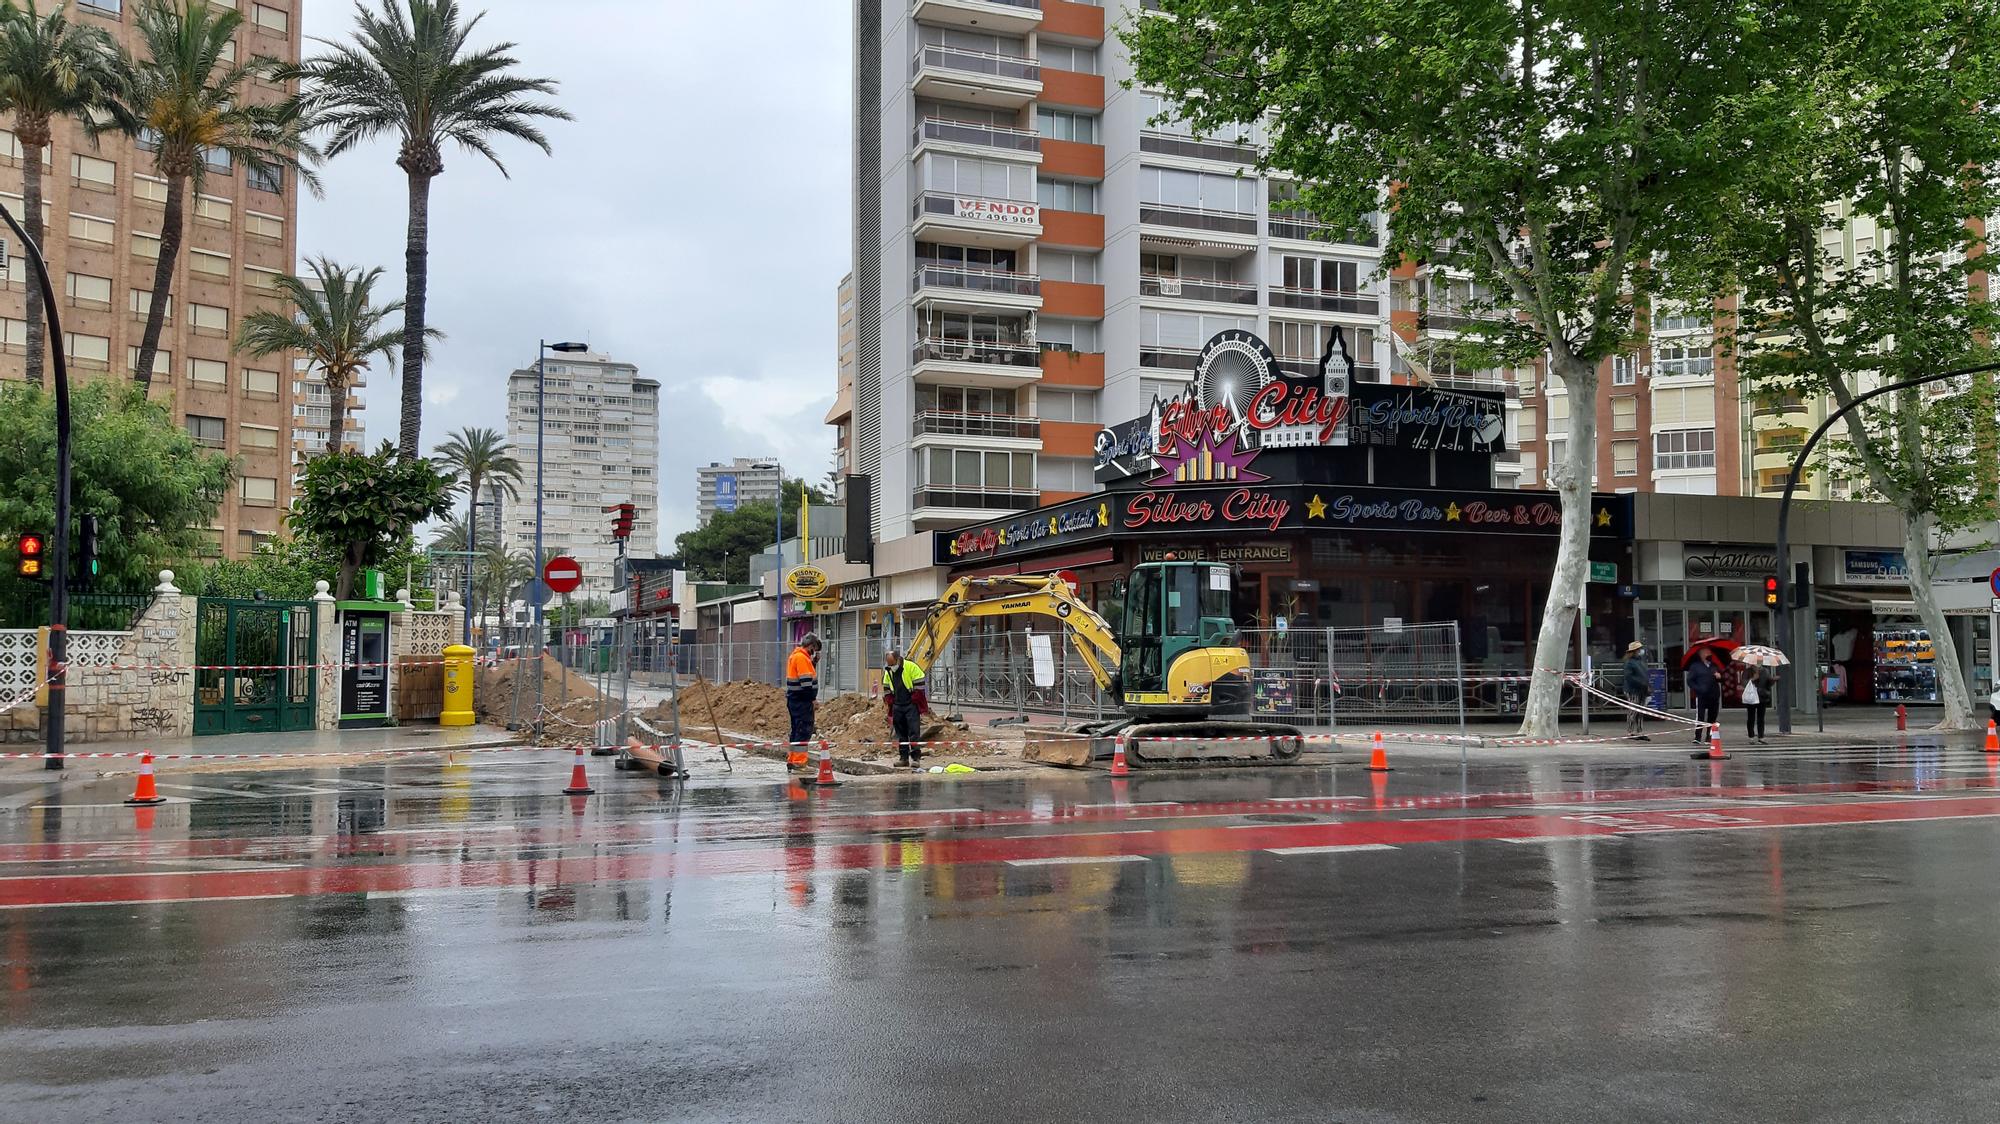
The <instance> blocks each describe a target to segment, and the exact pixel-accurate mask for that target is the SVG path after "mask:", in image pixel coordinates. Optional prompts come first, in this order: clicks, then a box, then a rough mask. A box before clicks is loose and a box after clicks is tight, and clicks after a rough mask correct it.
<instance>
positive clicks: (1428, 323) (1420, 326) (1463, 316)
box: [1417, 310, 1506, 332]
mask: <svg viewBox="0 0 2000 1124" xmlns="http://www.w3.org/2000/svg"><path fill="white" fill-rule="evenodd" d="M1505 319H1506V317H1504V316H1501V315H1500V314H1499V313H1497V312H1486V313H1477V314H1475V313H1470V312H1438V311H1436V310H1429V311H1424V312H1419V313H1417V330H1418V331H1420V332H1427V331H1436V332H1462V331H1465V330H1466V329H1468V328H1470V327H1472V326H1473V325H1474V324H1497V323H1500V322H1502V321H1503V320H1505Z"/></svg>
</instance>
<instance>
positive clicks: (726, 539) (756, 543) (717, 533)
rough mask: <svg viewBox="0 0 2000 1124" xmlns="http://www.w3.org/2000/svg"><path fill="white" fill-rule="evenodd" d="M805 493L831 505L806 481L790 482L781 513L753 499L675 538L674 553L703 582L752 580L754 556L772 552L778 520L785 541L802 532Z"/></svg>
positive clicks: (718, 514)
mask: <svg viewBox="0 0 2000 1124" xmlns="http://www.w3.org/2000/svg"><path fill="white" fill-rule="evenodd" d="M801 494H808V495H810V496H811V500H812V502H813V503H816V504H824V503H826V502H827V497H826V493H825V492H822V491H821V490H819V489H818V488H807V487H806V484H805V481H804V480H800V479H796V478H795V479H791V480H787V481H785V482H784V485H783V488H782V491H781V492H780V495H782V496H783V500H784V505H783V507H782V508H781V509H780V510H779V511H778V512H773V511H772V510H771V501H769V500H751V501H750V502H749V503H746V504H743V505H742V506H741V507H738V508H737V509H736V510H735V511H722V512H717V513H716V514H715V515H714V516H713V517H712V518H710V519H709V521H708V524H707V525H706V526H703V527H697V528H695V529H694V530H692V531H682V532H681V533H680V534H679V535H677V536H675V538H674V551H675V553H677V554H679V555H680V558H681V561H682V562H683V563H684V564H685V565H686V566H687V571H688V573H689V574H690V575H691V576H693V577H695V578H697V579H699V580H702V581H723V582H733V583H738V584H740V583H742V582H746V581H749V580H750V557H751V556H752V555H754V554H759V553H762V552H763V551H767V550H769V549H771V540H772V535H773V532H772V525H773V520H774V519H778V520H781V521H782V523H783V533H784V537H785V538H788V539H789V538H791V537H792V536H794V535H796V534H798V533H799V497H800V495H801Z"/></svg>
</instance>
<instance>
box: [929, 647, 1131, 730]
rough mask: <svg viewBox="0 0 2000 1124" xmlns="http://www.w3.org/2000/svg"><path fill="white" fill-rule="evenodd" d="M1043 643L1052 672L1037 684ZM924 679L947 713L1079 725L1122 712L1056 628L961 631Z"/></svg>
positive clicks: (934, 702) (935, 704)
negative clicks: (999, 714)
mask: <svg viewBox="0 0 2000 1124" xmlns="http://www.w3.org/2000/svg"><path fill="white" fill-rule="evenodd" d="M1044 642H1046V643H1047V644H1048V646H1049V657H1050V664H1051V667H1050V674H1048V675H1046V676H1043V677H1041V678H1040V679H1039V680H1038V679H1037V677H1036V674H1035V658H1034V657H1035V653H1034V649H1035V648H1037V647H1039V646H1040V645H1041V644H1042V643H1044ZM926 677H927V682H928V684H929V690H930V697H931V704H932V706H933V707H936V708H940V709H944V710H966V709H974V710H988V711H1013V712H1014V713H1015V714H1017V715H1027V714H1037V715H1049V716H1053V717H1056V718H1066V719H1068V720H1070V721H1078V722H1081V721H1095V720H1097V719H1100V718H1104V717H1106V716H1107V715H1115V714H1117V713H1118V707H1117V704H1116V703H1114V702H1113V701H1112V700H1111V699H1110V698H1109V697H1107V696H1106V695H1105V694H1104V693H1103V692H1102V691H1100V690H1098V688H1097V680H1096V679H1095V678H1093V677H1092V675H1091V672H1090V669H1089V668H1088V667H1086V666H1085V665H1084V662H1083V660H1082V659H1081V658H1080V657H1079V656H1077V654H1076V652H1075V650H1074V648H1073V647H1072V646H1071V644H1070V642H1069V639H1068V638H1067V637H1066V636H1065V635H1064V634H1063V633H1062V632H1060V631H1056V630H1042V629H1023V630H1017V631H1010V632H983V631H977V630H971V629H968V630H964V631H961V632H960V633H959V634H958V636H957V637H956V638H955V639H954V640H953V641H952V643H951V647H949V648H947V649H945V651H944V654H943V656H942V657H941V658H940V660H939V661H938V665H937V666H936V667H934V668H930V669H928V670H927V671H926Z"/></svg>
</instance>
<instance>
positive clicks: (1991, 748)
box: [1986, 718, 2000, 753]
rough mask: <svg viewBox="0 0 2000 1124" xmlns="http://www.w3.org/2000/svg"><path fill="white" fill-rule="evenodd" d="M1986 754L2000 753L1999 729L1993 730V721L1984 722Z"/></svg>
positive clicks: (1989, 719)
mask: <svg viewBox="0 0 2000 1124" xmlns="http://www.w3.org/2000/svg"><path fill="white" fill-rule="evenodd" d="M1986 752H1988V753H2000V729H1995V728H1994V725H1993V720H1992V719H1991V718H1988V719H1987V720H1986Z"/></svg>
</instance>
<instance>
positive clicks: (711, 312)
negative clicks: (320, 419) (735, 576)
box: [299, 0, 851, 551]
mask: <svg viewBox="0 0 2000 1124" xmlns="http://www.w3.org/2000/svg"><path fill="white" fill-rule="evenodd" d="M369 3H370V5H371V6H373V5H375V4H377V3H379V0H369ZM482 4H483V6H484V7H485V8H486V9H487V12H488V14H487V16H486V19H485V21H484V22H482V23H481V24H480V25H479V28H478V30H477V31H476V32H475V34H474V38H473V42H474V43H475V44H482V45H483V44H487V43H491V42H494V41H497V40H506V41H512V42H513V43H515V44H516V48H515V53H516V55H517V56H518V57H519V58H520V60H521V70H522V71H523V72H524V73H527V74H530V75H536V76H543V77H549V78H554V79H556V80H558V81H559V82H561V84H562V86H561V92H560V95H559V100H560V101H561V102H562V104H563V105H564V107H566V108H567V109H568V110H569V111H570V112H571V113H573V114H574V115H575V116H576V120H575V121H573V122H569V123H560V122H558V123H556V124H554V125H552V126H550V127H549V128H548V130H547V131H548V133H549V137H550V140H551V142H552V143H553V144H554V146H555V155H554V156H553V157H547V156H543V155H542V154H541V153H540V152H539V151H538V150H536V149H534V148H532V147H529V146H527V145H524V144H521V143H519V142H515V141H509V140H505V139H502V140H499V141H498V142H496V147H497V148H498V150H499V152H500V154H501V159H502V160H503V161H504V162H505V163H506V165H507V170H508V171H509V172H510V173H511V175H512V178H511V179H507V178H503V177H502V176H501V174H500V173H499V172H498V171H497V170H495V169H494V168H493V167H492V165H490V164H488V163H487V162H486V161H485V160H484V159H483V158H481V157H478V156H476V155H473V154H470V153H464V152H460V151H455V150H454V151H448V152H447V153H446V154H445V173H444V175H443V176H442V177H440V178H439V179H438V180H437V181H436V182H435V183H434V184H433V185H432V193H431V225H430V245H431V252H430V308H429V321H430V324H431V325H432V326H433V327H435V328H439V329H441V330H443V331H444V332H445V333H446V335H447V338H446V339H445V340H444V341H442V342H441V343H439V344H434V345H432V349H431V351H430V354H429V357H428V358H427V360H426V364H425V370H424V396H425V399H426V404H425V408H424V446H425V448H426V449H428V448H430V447H432V446H434V445H436V444H437V443H438V442H439V441H441V440H443V439H444V436H445V435H446V434H447V433H448V432H450V431H453V430H456V429H458V428H459V427H460V426H466V425H476V426H489V427H492V428H494V429H499V430H501V431H503V432H504V431H505V429H506V396H505V385H506V377H507V373H508V372H510V371H512V370H514V369H515V368H517V367H522V366H526V365H527V364H529V363H531V362H532V361H533V359H534V356H535V341H536V340H537V339H538V338H547V339H550V340H560V339H581V340H586V341H588V342H589V343H590V344H591V346H592V347H593V348H594V349H595V350H598V351H602V352H606V353H609V354H611V355H613V356H616V357H617V358H619V359H622V360H626V361H629V362H633V363H636V364H638V367H639V371H640V373H641V374H643V375H645V376H648V377H650V378H654V379H658V380H659V381H660V384H661V393H660V465H659V477H658V479H659V486H660V524H661V527H660V545H661V547H662V549H663V551H667V550H671V548H672V545H673V539H674V535H676V534H677V533H679V532H680V531H683V530H687V529H688V528H691V527H692V526H694V468H695V466H696V465H700V464H707V463H708V462H709V461H711V460H728V459H729V458H731V457H735V456H756V457H768V456H773V455H776V456H779V457H782V458H783V461H784V465H785V469H786V471H787V473H788V474H791V475H802V476H805V477H807V478H809V479H817V478H819V477H821V476H824V475H825V473H826V470H827V468H828V466H829V463H830V453H831V450H832V436H831V430H829V429H828V428H827V427H826V426H824V425H822V424H821V418H822V417H823V416H824V415H825V413H826V410H827V407H828V406H830V405H831V404H832V401H833V390H834V288H835V286H836V285H837V284H838V283H839V281H840V278H841V275H842V274H843V273H845V272H846V270H847V265H848V255H849V230H850V227H851V219H850V214H851V207H850V204H849V196H850V185H849V160H850V155H849V151H848V134H849V128H850V116H849V103H850V100H851V91H850V88H849V77H848V75H849V56H848V50H849V47H848V37H849V34H850V31H849V27H850V23H849V21H850V12H849V7H850V6H849V5H848V4H846V3H841V2H836V0H761V2H759V3H744V2H736V3H725V4H714V3H706V4H704V3H694V2H691V0H563V2H562V3H560V4H551V3H547V2H546V0H467V3H466V7H467V8H468V9H469V10H473V11H477V10H478V9H479V8H480V7H481V6H482ZM304 7H305V12H306V15H305V33H306V35H307V37H308V40H307V44H306V51H307V53H308V55H310V54H312V53H314V52H315V51H316V50H317V49H318V48H317V47H316V45H315V44H314V43H313V42H312V41H311V40H312V39H313V38H315V37H317V38H334V39H342V38H345V37H347V35H348V32H349V28H350V27H351V25H352V21H353V11H354V9H353V5H352V3H351V2H350V0H310V2H309V3H307V4H306V5H305V6H304ZM322 175H323V178H324V180H325V186H326V197H325V198H324V199H313V198H311V197H310V196H309V195H303V193H302V198H301V199H300V202H299V206H300V211H301V219H300V222H299V253H300V255H301V256H302V257H303V256H306V255H318V254H328V255H331V256H332V257H333V258H335V259H336V260H337V261H340V262H343V263H351V264H359V265H379V266H382V267H383V268H384V270H385V271H386V275H385V277H384V285H383V287H384V288H385V289H386V290H388V291H389V292H390V293H392V294H394V295H397V296H400V295H401V294H402V291H403V284H404V281H403V236H404V215H405V213H406V209H407V200H408V195H407V189H406V181H405V178H404V176H403V173H402V171H401V169H399V168H397V167H396V165H395V147H394V145H393V143H390V142H382V143H378V144H376V145H373V146H371V147H368V148H365V149H362V150H358V151H355V152H352V153H349V154H347V155H344V156H342V157H341V158H340V159H338V160H336V161H334V162H333V163H332V164H330V165H328V166H327V167H326V168H325V169H324V170H323V172H322ZM401 394H402V388H401V386H400V385H399V384H398V383H397V382H395V381H394V380H393V379H390V378H389V377H387V376H386V375H385V374H383V373H381V372H379V371H378V372H374V373H371V375H370V377H369V385H368V388H367V390H366V392H365V396H366V399H367V403H368V405H367V409H366V411H365V417H366V421H367V427H368V436H369V441H370V443H371V445H372V444H374V443H377V442H379V441H381V440H383V439H385V438H387V439H391V440H393V439H394V438H395V436H396V426H397V414H396V411H397V404H398V402H399V401H400V400H401ZM523 452H524V453H527V454H532V449H529V450H524V451H523ZM523 460H524V463H530V462H528V458H527V457H526V456H524V457H523ZM530 483H532V480H530Z"/></svg>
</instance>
